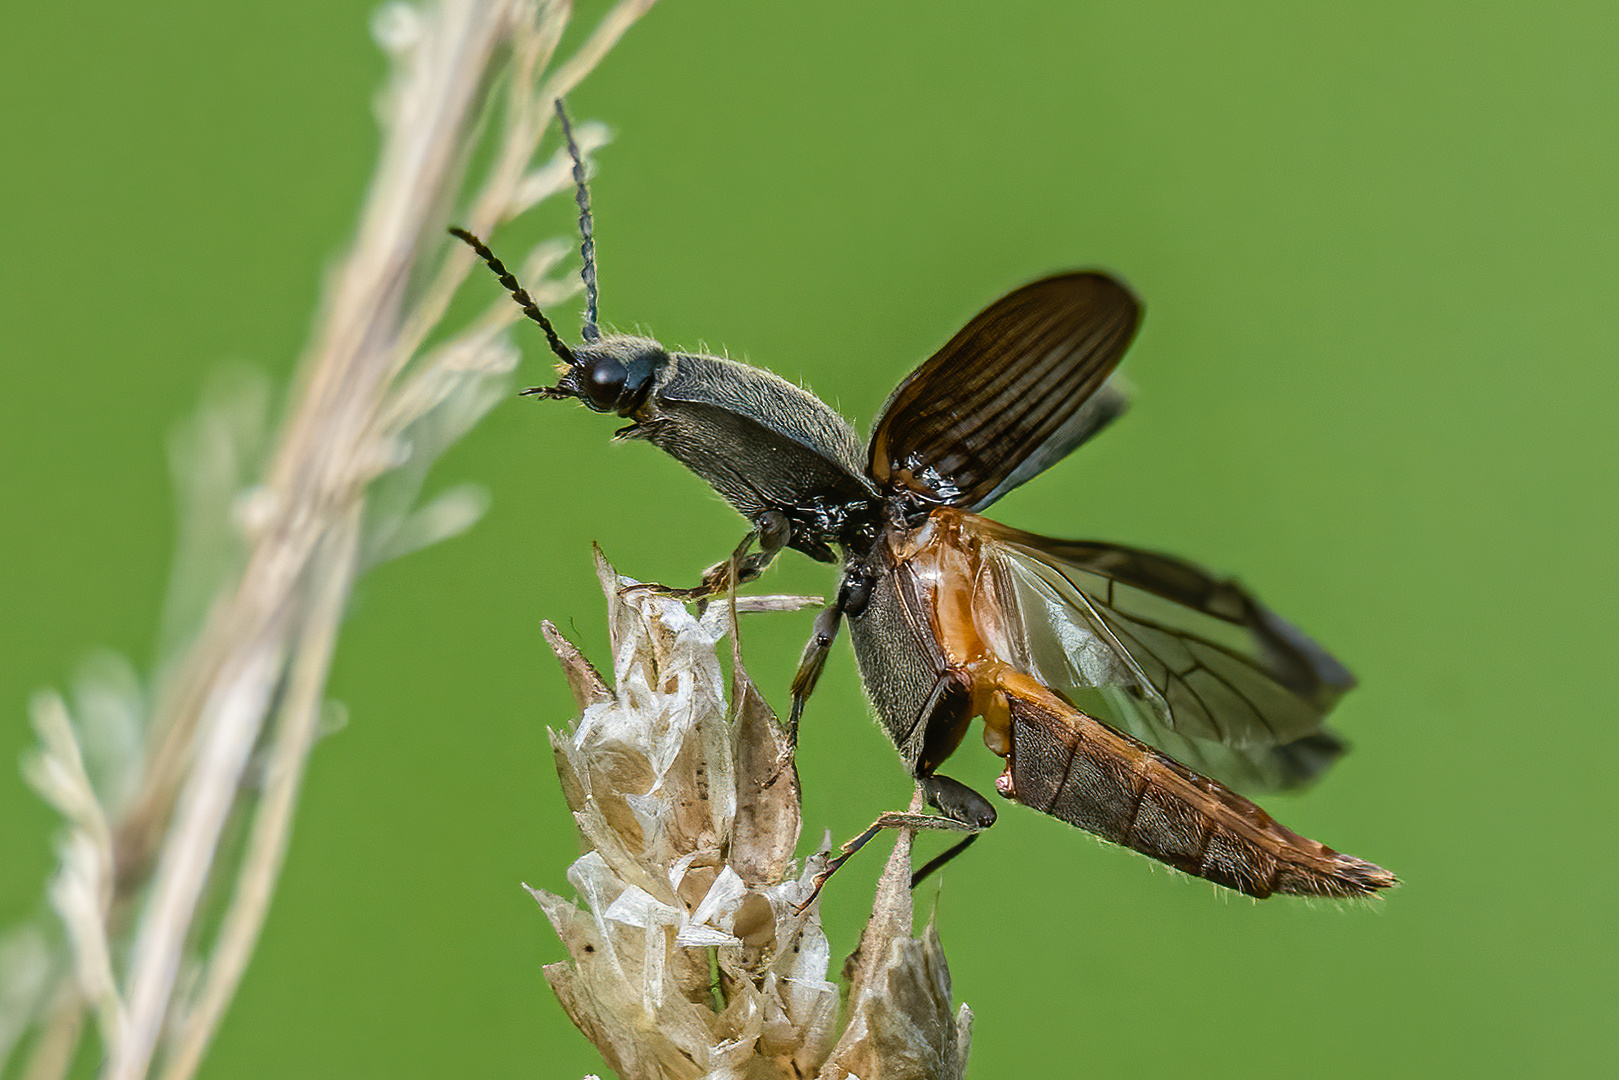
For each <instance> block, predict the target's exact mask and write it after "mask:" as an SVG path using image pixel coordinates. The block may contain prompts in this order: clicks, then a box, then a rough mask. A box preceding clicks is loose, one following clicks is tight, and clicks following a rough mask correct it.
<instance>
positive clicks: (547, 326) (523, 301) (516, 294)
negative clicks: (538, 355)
mask: <svg viewBox="0 0 1619 1080" xmlns="http://www.w3.org/2000/svg"><path fill="white" fill-rule="evenodd" d="M450 235H451V236H453V237H455V238H456V239H457V240H460V241H462V242H463V243H465V244H466V245H467V247H469V248H471V249H472V250H473V251H476V252H477V253H478V257H479V258H480V259H482V260H483V261H484V262H486V263H488V264H489V269H491V270H493V271H494V272H495V276H496V277H497V278H499V279H500V283H501V284H502V285H504V286H505V287H506V291H507V292H509V293H511V294H512V299H513V300H516V301H517V306H518V307H520V308H522V309H523V314H524V315H527V316H528V317H529V318H530V319H533V320H534V321H535V322H537V323H539V324H540V329H541V330H544V331H545V340H546V343H547V344H549V345H550V346H551V351H552V352H554V353H556V354H557V355H558V356H559V357H561V358H562V359H563V360H566V361H567V362H568V364H569V365H570V366H575V365H577V364H578V361H576V360H575V359H574V358H573V350H572V349H570V348H568V347H567V346H566V345H564V344H563V343H562V339H561V338H559V337H557V332H556V328H555V327H553V326H552V325H551V320H550V319H547V318H546V317H545V315H544V313H543V312H541V311H540V309H539V306H538V305H537V304H535V303H534V298H533V297H532V296H530V295H529V294H528V290H527V289H525V288H523V287H522V286H521V285H519V284H518V283H517V278H515V277H514V276H512V272H511V271H510V270H508V269H506V264H505V263H503V262H501V261H500V259H499V258H497V257H496V256H495V253H494V252H493V251H490V250H489V246H488V245H487V244H485V243H484V242H483V241H482V240H479V239H478V238H477V237H476V236H473V235H472V234H471V233H469V232H467V231H466V230H465V229H463V228H461V227H460V226H458V225H451V226H450Z"/></svg>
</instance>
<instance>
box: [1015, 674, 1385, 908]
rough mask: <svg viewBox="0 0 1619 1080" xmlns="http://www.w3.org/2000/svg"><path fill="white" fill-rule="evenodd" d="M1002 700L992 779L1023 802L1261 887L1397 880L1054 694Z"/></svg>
mask: <svg viewBox="0 0 1619 1080" xmlns="http://www.w3.org/2000/svg"><path fill="white" fill-rule="evenodd" d="M1007 701H1008V704H1009V706H1010V712H1011V747H1010V753H1009V754H1008V757H1007V765H1006V771H1005V772H1004V773H1003V774H1002V775H1001V777H1000V779H999V780H997V781H996V787H997V789H998V790H999V791H1000V793H1001V794H1002V795H1005V796H1006V797H1008V798H1010V799H1013V800H1015V801H1017V802H1020V803H1023V804H1024V805H1025V806H1030V807H1033V808H1034V809H1036V810H1040V811H1042V812H1044V813H1047V814H1051V815H1052V816H1053V817H1057V818H1061V819H1062V820H1064V821H1067V822H1069V823H1070V824H1073V825H1077V826H1079V827H1080V828H1082V829H1085V830H1087V831H1089V832H1092V833H1095V834H1096V835H1098V836H1100V837H1102V838H1103V839H1106V840H1111V841H1113V842H1114V843H1117V844H1123V845H1124V846H1125V847H1128V848H1131V849H1133V850H1135V851H1139V852H1141V853H1142V854H1143V855H1149V856H1151V857H1152V858H1154V859H1157V860H1159V861H1160V862H1163V863H1167V864H1168V865H1170V866H1173V867H1175V868H1176V869H1177V870H1183V871H1185V872H1186V873H1188V874H1194V875H1196V876H1197V877H1201V878H1206V879H1208V880H1209V881H1213V882H1215V883H1216V884H1219V885H1224V886H1226V887H1227V888H1231V889H1236V890H1237V891H1239V892H1243V893H1247V894H1248V895H1249V896H1255V897H1259V898H1261V899H1263V898H1264V897H1267V896H1270V895H1271V894H1272V893H1287V894H1291V895H1295V896H1367V895H1371V894H1373V893H1375V892H1376V891H1377V890H1378V889H1383V888H1387V887H1389V886H1391V885H1395V884H1397V883H1398V882H1397V879H1396V878H1395V877H1394V875H1393V874H1390V873H1389V872H1388V871H1387V870H1384V869H1383V868H1382V867H1380V866H1376V865H1374V864H1372V863H1369V862H1366V861H1364V860H1362V859H1357V858H1355V857H1354V856H1351V855H1343V854H1340V853H1338V852H1336V851H1334V850H1332V849H1331V848H1329V847H1327V846H1326V845H1324V844H1319V843H1317V842H1316V841H1314V840H1309V839H1306V838H1305V837H1302V836H1299V835H1298V834H1297V833H1294V832H1291V831H1290V830H1288V829H1285V828H1283V827H1282V826H1281V825H1279V824H1277V823H1276V821H1275V820H1273V819H1272V818H1271V816H1270V815H1269V814H1267V813H1265V811H1263V810H1261V809H1260V808H1259V807H1258V806H1255V805H1254V804H1253V803H1252V802H1249V801H1248V800H1247V799H1245V798H1243V797H1242V796H1241V795H1238V794H1237V793H1236V792H1234V791H1231V790H1230V789H1229V788H1226V787H1225V786H1223V785H1221V784H1219V783H1217V782H1215V781H1213V780H1210V779H1208V778H1207V777H1204V776H1200V775H1198V774H1197V773H1195V772H1193V771H1191V770H1190V769H1188V768H1186V767H1185V766H1184V765H1181V764H1179V763H1178V762H1176V761H1174V760H1172V759H1170V758H1167V757H1165V756H1164V755H1163V754H1160V753H1159V752H1158V751H1156V750H1154V749H1153V748H1152V747H1150V746H1147V745H1146V744H1145V743H1142V742H1140V741H1138V740H1136V739H1133V738H1131V737H1130V736H1128V735H1125V734H1123V733H1122V732H1119V731H1115V730H1113V729H1112V728H1110V727H1108V726H1106V725H1105V724H1101V723H1098V722H1097V721H1095V720H1093V719H1091V718H1090V717H1088V716H1086V715H1085V714H1084V713H1082V712H1080V711H1079V710H1077V709H1074V708H1073V707H1072V706H1069V705H1067V704H1066V703H1065V702H1062V701H1061V700H1060V699H1057V698H1056V697H1055V696H1046V695H1042V696H1041V697H1040V698H1034V697H1030V696H1025V695H1022V694H1018V693H1016V692H1009V693H1008V695H1007Z"/></svg>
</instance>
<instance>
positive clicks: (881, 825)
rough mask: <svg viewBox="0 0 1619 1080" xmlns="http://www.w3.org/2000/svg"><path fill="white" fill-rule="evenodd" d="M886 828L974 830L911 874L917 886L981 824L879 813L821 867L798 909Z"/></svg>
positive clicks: (934, 816)
mask: <svg viewBox="0 0 1619 1080" xmlns="http://www.w3.org/2000/svg"><path fill="white" fill-rule="evenodd" d="M951 783H955V781H953V780H952V781H951ZM957 786H960V785H957ZM913 805H914V804H913ZM984 805H985V806H988V805H989V804H988V803H987V802H986V803H984ZM994 813H995V811H994V809H993V808H991V809H990V814H991V815H992V816H993V815H994ZM884 829H936V830H940V831H944V832H971V833H972V835H971V836H969V837H967V839H966V840H963V841H962V842H961V843H959V844H957V845H955V847H952V848H951V849H950V850H949V851H947V852H946V853H945V855H944V856H942V857H940V858H938V859H934V860H933V861H932V862H930V863H928V864H927V865H926V866H924V867H923V868H922V870H921V871H920V876H919V875H917V874H913V875H911V887H912V888H913V889H914V888H915V887H916V883H917V882H918V881H920V880H921V878H922V876H926V875H927V874H929V873H932V872H933V871H934V870H935V869H937V868H938V867H939V866H943V865H944V863H945V862H946V861H947V860H948V858H950V857H954V856H955V855H957V854H959V853H960V852H961V849H962V848H965V847H966V846H967V845H968V844H969V843H971V842H972V841H973V840H975V839H977V836H978V827H977V826H974V825H969V824H967V823H966V822H963V821H957V820H955V819H954V818H948V817H940V816H938V815H937V814H918V813H914V812H906V811H903V810H890V811H888V812H887V813H885V814H881V815H879V816H878V818H877V820H876V821H873V822H872V823H871V825H870V826H869V827H868V828H867V829H866V831H865V832H863V833H861V834H860V835H859V836H857V837H855V838H854V839H853V840H850V841H849V842H848V843H847V844H844V845H843V847H842V849H840V850H839V852H838V854H837V855H835V856H834V857H832V858H830V859H828V860H827V862H826V866H825V867H824V868H823V869H822V870H821V872H820V873H818V874H816V875H815V882H814V885H815V887H814V889H813V890H812V891H811V892H810V894H809V896H808V897H807V898H806V899H805V900H804V902H803V903H802V904H800V905H799V906H798V910H799V911H803V910H804V909H805V908H807V907H809V906H810V905H811V904H813V903H814V902H815V898H816V897H817V896H819V895H821V887H822V886H824V885H825V884H826V882H827V879H829V878H830V877H831V876H832V875H833V874H835V873H837V872H838V870H839V868H841V867H842V866H843V864H844V863H846V862H848V861H849V858H850V856H852V855H853V854H854V853H855V852H857V851H859V850H860V849H861V848H863V847H865V846H866V844H868V843H870V841H871V839H872V838H873V837H875V836H876V835H877V834H878V833H880V832H882V831H883V830H884Z"/></svg>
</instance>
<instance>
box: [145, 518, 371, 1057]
mask: <svg viewBox="0 0 1619 1080" xmlns="http://www.w3.org/2000/svg"><path fill="white" fill-rule="evenodd" d="M359 536H360V519H359V513H358V508H355V509H354V510H351V511H350V513H349V515H348V520H346V521H345V522H343V523H342V524H341V525H340V527H339V528H338V530H337V531H335V532H334V533H333V534H332V535H331V536H330V537H328V538H327V543H328V544H331V545H334V546H336V547H337V548H338V549H339V550H338V551H337V552H336V553H335V554H334V555H333V556H332V557H330V558H329V559H323V560H322V561H321V564H320V569H321V570H322V571H324V573H323V574H322V578H323V580H322V581H321V582H320V585H319V587H318V588H317V590H316V592H315V610H314V612H313V614H314V618H312V619H311V622H310V626H311V633H310V635H309V640H307V641H306V642H305V648H304V649H303V650H302V652H300V654H299V656H298V658H297V661H296V663H295V664H294V665H293V669H292V671H291V674H290V678H289V679H288V685H287V687H286V689H285V690H284V697H283V701H282V703H281V706H280V709H279V710H278V719H277V720H276V724H275V735H274V743H273V746H272V747H271V750H270V754H269V761H268V766H267V769H266V775H265V782H264V792H263V794H262V796H261V797H260V801H259V804H258V806H257V807H256V809H255V811H254V814H253V829H252V834H251V835H250V836H249V838H248V842H247V850H246V851H245V852H244V854H243V860H242V869H241V871H240V873H239V874H238V876H237V880H236V889H235V893H234V895H233V896H232V897H231V902H230V907H229V908H228V909H227V911H226V913H225V918H224V922H223V924H222V925H221V927H220V931H219V940H218V943H217V944H216V945H215V946H214V950H213V953H212V954H211V955H210V956H209V958H208V966H207V969H206V971H205V973H204V976H203V981H202V988H201V990H200V991H199V993H198V995H197V1000H196V1002H195V1004H194V1005H193V1006H192V1008H191V1010H190V1012H189V1013H188V1014H187V1015H185V1016H184V1017H182V1018H181V1021H182V1025H181V1027H180V1029H179V1031H178V1032H177V1034H176V1039H175V1045H174V1047H173V1050H172V1052H171V1054H170V1056H169V1059H168V1061H167V1062H166V1064H165V1067H164V1070H163V1077H164V1080H184V1078H185V1077H188V1076H190V1075H191V1074H192V1073H194V1072H196V1070H197V1066H198V1065H199V1064H201V1062H202V1056H203V1053H204V1052H205V1051H206V1050H207V1049H208V1044H209V1041H210V1040H211V1039H212V1038H213V1035H214V1032H215V1031H216V1030H217V1029H218V1027H219V1021H220V1019H221V1018H222V1017H223V1016H224V1014H225V1007H226V1006H227V1005H228V1004H229V1003H230V1000H231V998H232V997H233V996H234V995H235V993H236V987H237V984H238V983H239V982H240V981H241V978H242V973H243V972H244V971H245V970H246V969H247V961H248V959H249V958H250V957H251V956H252V955H253V947H254V946H255V945H256V944H257V943H258V938H259V930H260V929H261V928H262V927H263V925H264V917H265V915H266V913H267V912H268V911H269V908H270V897H271V895H272V894H273V893H274V891H275V882H276V879H277V878H278V877H279V876H280V874H281V865H282V862H283V861H284V859H285V857H286V852H287V841H288V840H289V839H290V836H291V827H292V811H293V808H294V807H295V806H296V805H297V803H298V790H299V787H300V785H301V784H302V781H303V776H304V766H305V765H306V764H307V763H308V760H309V751H310V748H311V747H312V746H313V745H314V742H315V731H316V727H317V724H318V721H319V718H320V705H321V694H322V691H324V689H325V686H326V671H327V669H328V667H329V665H330V663H331V656H332V650H333V648H334V647H335V646H336V644H337V626H338V621H339V618H340V617H341V615H342V611H343V606H344V604H345V603H346V601H347V600H348V594H349V585H350V584H351V578H350V571H351V569H352V568H353V566H354V563H355V549H356V548H357V547H358V544H359Z"/></svg>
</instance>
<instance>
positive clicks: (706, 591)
mask: <svg viewBox="0 0 1619 1080" xmlns="http://www.w3.org/2000/svg"><path fill="white" fill-rule="evenodd" d="M791 538H792V525H791V523H790V522H788V520H787V515H785V514H783V513H781V512H780V511H777V510H767V511H765V512H764V513H763V514H760V515H759V518H758V520H757V521H755V522H754V527H753V529H751V530H750V531H749V532H748V535H746V536H744V537H743V538H742V542H741V543H740V544H738V545H737V546H736V550H735V551H733V552H731V557H730V558H729V559H726V560H725V561H724V562H722V563H715V564H714V565H713V566H710V567H709V568H708V569H707V570H705V571H703V582H702V584H701V585H698V586H696V587H694V588H690V589H677V588H674V587H672V586H669V585H659V584H657V583H656V582H650V581H643V582H640V583H638V584H635V585H630V586H627V587H626V588H625V589H624V590H623V593H624V594H625V595H628V594H631V593H637V592H647V593H652V594H653V595H655V596H665V597H668V598H669V599H671V600H679V601H682V602H683V603H688V604H689V603H693V602H696V603H698V604H704V603H706V602H707V601H709V600H711V599H713V598H714V597H716V596H719V595H721V594H723V593H727V592H730V591H731V590H732V589H733V588H736V587H738V586H741V585H746V584H747V583H748V582H750V581H755V580H757V579H758V577H759V575H761V574H763V573H764V572H765V570H767V569H768V568H769V567H770V564H771V563H772V562H775V560H776V556H777V555H779V554H780V553H781V550H782V548H784V547H786V546H787V541H788V540H790V539H791ZM755 540H757V541H758V542H759V550H758V551H756V552H754V553H752V554H749V553H748V549H749V548H750V547H752V546H753V543H754V541H755Z"/></svg>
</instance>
